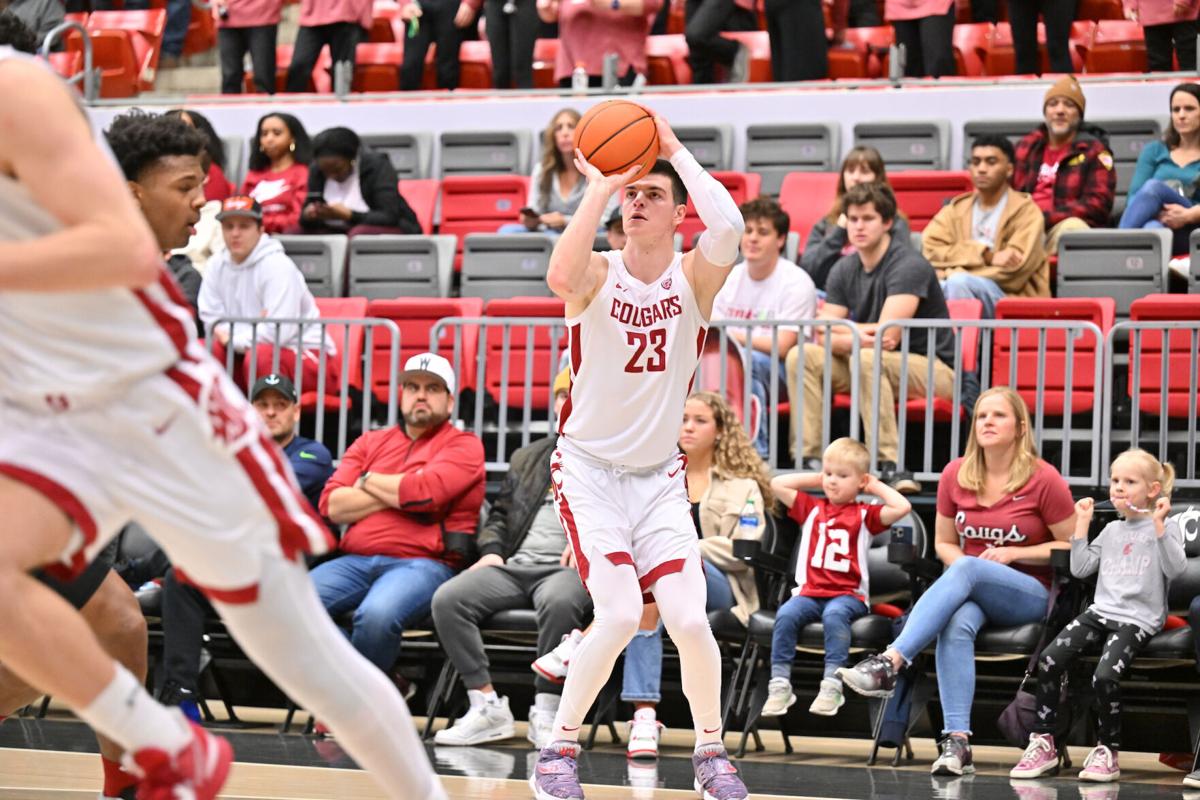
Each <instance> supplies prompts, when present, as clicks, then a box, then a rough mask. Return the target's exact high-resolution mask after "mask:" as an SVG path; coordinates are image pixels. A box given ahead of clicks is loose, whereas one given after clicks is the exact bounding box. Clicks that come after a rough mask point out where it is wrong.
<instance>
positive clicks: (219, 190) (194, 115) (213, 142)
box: [166, 108, 237, 201]
mask: <svg viewBox="0 0 1200 800" xmlns="http://www.w3.org/2000/svg"><path fill="white" fill-rule="evenodd" d="M166 113H167V116H169V117H179V118H180V119H181V120H183V121H184V122H186V123H187V124H188V125H191V126H192V127H193V128H195V129H196V130H198V131H200V133H202V134H203V135H204V148H205V149H206V150H207V151H208V156H209V166H208V168H207V171H206V172H205V181H204V199H205V200H208V201H212V200H224V199H225V198H227V197H229V196H230V195H233V194H235V193H236V192H237V187H235V186H234V185H233V184H232V183H230V182H229V179H228V178H227V177H225V143H224V142H223V141H221V137H220V136H218V135H217V131H216V129H215V128H213V126H212V123H211V122H209V121H208V117H206V116H204V115H203V114H201V113H200V112H199V111H191V110H188V109H184V108H173V109H171V110H170V111H168V112H166Z"/></svg>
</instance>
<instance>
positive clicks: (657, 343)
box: [558, 250, 708, 469]
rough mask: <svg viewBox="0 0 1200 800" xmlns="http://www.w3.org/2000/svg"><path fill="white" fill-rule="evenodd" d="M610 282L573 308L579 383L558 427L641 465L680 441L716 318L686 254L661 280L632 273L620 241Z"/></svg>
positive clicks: (587, 448) (609, 456) (607, 455)
mask: <svg viewBox="0 0 1200 800" xmlns="http://www.w3.org/2000/svg"><path fill="white" fill-rule="evenodd" d="M602 255H603V256H604V258H605V259H606V260H607V261H608V274H607V275H606V276H605V279H604V285H603V286H602V287H600V290H599V291H598V292H597V293H596V296H595V297H594V298H592V301H591V303H589V304H588V306H587V308H586V309H584V311H583V313H582V314H579V315H578V316H576V317H572V318H568V319H567V320H566V323H567V333H568V337H569V341H570V343H569V345H568V346H569V348H570V354H571V393H570V397H569V399H568V400H567V404H566V406H564V408H563V412H562V417H561V418H560V419H559V425H558V432H559V433H560V434H561V435H562V436H563V437H565V438H566V439H567V440H568V441H569V442H570V443H571V444H573V445H575V446H576V447H578V448H579V449H581V450H583V452H585V453H587V454H588V455H590V456H592V457H593V458H596V459H600V460H603V461H607V462H610V463H612V464H617V465H621V466H625V467H630V468H633V469H642V468H649V467H654V466H656V465H659V464H662V463H663V462H664V461H666V460H667V459H669V458H671V457H673V456H674V455H675V454H676V453H678V452H679V450H678V445H677V443H678V441H679V426H680V425H681V424H682V422H683V406H684V403H685V402H686V401H687V396H688V394H689V393H690V392H691V387H692V379H693V377H694V376H695V373H696V365H697V364H698V363H699V360H700V351H701V349H702V348H703V346H704V337H705V336H706V335H707V332H708V320H706V319H705V318H704V315H703V314H701V312H700V307H699V306H698V305H697V304H696V296H695V294H694V293H693V292H692V287H691V285H690V284H689V283H688V280H687V278H686V277H685V276H684V274H683V254H682V253H676V254H675V257H674V259H673V260H672V261H671V265H670V266H669V267H668V268H667V270H666V272H664V273H663V274H662V275H661V276H659V278H658V279H657V280H656V281H654V283H652V284H646V283H642V282H641V281H640V280H638V279H637V278H634V277H633V276H632V275H630V274H629V271H628V270H627V269H626V268H625V262H624V261H623V259H622V258H621V252H620V251H619V250H610V251H608V252H606V253H603V254H602Z"/></svg>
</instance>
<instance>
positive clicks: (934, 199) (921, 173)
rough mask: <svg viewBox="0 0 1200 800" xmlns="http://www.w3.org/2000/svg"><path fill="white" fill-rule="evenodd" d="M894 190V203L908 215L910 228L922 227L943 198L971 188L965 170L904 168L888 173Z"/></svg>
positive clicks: (918, 230)
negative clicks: (901, 170)
mask: <svg viewBox="0 0 1200 800" xmlns="http://www.w3.org/2000/svg"><path fill="white" fill-rule="evenodd" d="M888 182H889V183H891V184H892V189H893V190H894V191H895V192H896V203H897V205H899V207H900V210H901V211H903V212H904V213H905V215H906V216H907V217H908V223H909V226H910V227H911V228H912V230H913V231H916V232H920V231H923V230H925V226H926V225H928V224H929V220H931V219H933V216H934V214H937V212H939V211H941V210H942V206H944V205H945V204H946V201H947V200H949V199H950V198H951V197H954V196H955V195H959V194H962V193H963V192H969V191H971V189H972V188H973V185H972V183H971V176H970V174H969V173H967V172H966V171H955V170H947V171H940V170H906V171H904V172H893V173H891V174H890V175H888Z"/></svg>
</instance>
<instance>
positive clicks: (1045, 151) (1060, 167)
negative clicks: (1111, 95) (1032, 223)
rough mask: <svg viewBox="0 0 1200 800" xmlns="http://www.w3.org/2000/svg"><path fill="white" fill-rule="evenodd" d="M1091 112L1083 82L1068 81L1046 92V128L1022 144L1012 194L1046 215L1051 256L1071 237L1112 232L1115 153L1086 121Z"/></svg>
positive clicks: (1062, 80)
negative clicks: (1074, 233) (1030, 199)
mask: <svg viewBox="0 0 1200 800" xmlns="http://www.w3.org/2000/svg"><path fill="white" fill-rule="evenodd" d="M1086 108H1087V101H1086V100H1085V98H1084V96H1083V89H1082V88H1081V87H1080V85H1079V81H1077V80H1076V79H1075V76H1073V75H1064V76H1063V77H1061V78H1059V79H1058V80H1057V81H1055V82H1054V85H1053V86H1051V87H1050V88H1049V89H1047V90H1046V95H1045V99H1044V100H1043V103H1042V111H1043V114H1044V116H1045V122H1044V123H1043V124H1041V125H1039V126H1038V127H1037V128H1035V129H1034V130H1033V131H1032V132H1031V133H1029V134H1028V135H1026V136H1025V138H1023V139H1022V140H1021V141H1020V142H1018V143H1017V153H1016V155H1017V161H1016V166H1015V169H1014V170H1013V188H1015V189H1016V190H1017V191H1019V192H1026V193H1028V194H1030V195H1032V196H1033V202H1035V203H1037V206H1038V208H1040V209H1042V215H1043V216H1044V217H1045V220H1046V252H1047V253H1048V254H1050V255H1055V254H1056V253H1058V240H1059V238H1060V237H1061V236H1062V235H1063V233H1065V232H1066V231H1078V230H1087V229H1088V228H1103V227H1107V226H1108V224H1109V217H1111V216H1112V204H1113V192H1114V191H1115V190H1116V187H1117V173H1116V170H1114V169H1113V157H1112V152H1111V151H1110V150H1109V149H1108V137H1107V136H1106V135H1105V133H1104V131H1103V130H1101V129H1100V128H1098V127H1096V126H1095V125H1088V124H1087V123H1085V122H1084V121H1083V113H1084V111H1085V110H1086Z"/></svg>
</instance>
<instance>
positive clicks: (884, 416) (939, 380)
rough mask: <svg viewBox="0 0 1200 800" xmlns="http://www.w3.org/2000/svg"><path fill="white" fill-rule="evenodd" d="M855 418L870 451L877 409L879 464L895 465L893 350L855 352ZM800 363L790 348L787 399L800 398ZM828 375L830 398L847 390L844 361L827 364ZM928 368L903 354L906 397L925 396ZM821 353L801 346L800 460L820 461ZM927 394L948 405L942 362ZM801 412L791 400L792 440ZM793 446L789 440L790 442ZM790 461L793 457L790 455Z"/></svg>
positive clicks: (896, 359) (896, 370) (948, 380)
mask: <svg viewBox="0 0 1200 800" xmlns="http://www.w3.org/2000/svg"><path fill="white" fill-rule="evenodd" d="M859 356H860V363H859V370H860V372H859V379H858V396H859V405H858V409H859V414H860V415H861V416H862V422H863V430H864V431H865V433H866V435H865V436H864V439H865V441H866V443H867V447H868V448H869V447H870V446H871V437H872V433H873V431H872V423H871V414H872V409H875V408H878V409H879V460H880V461H896V460H897V456H898V453H899V450H898V440H899V435H898V433H897V432H896V392H897V391H899V388H900V364H901V362H902V360H903V359H902V358H901V356H900V353H899V352H898V351H895V350H879V351H877V350H875V349H874V348H863V349H862V350H860V351H859ZM877 357H878V358H881V367H882V371H883V374H882V376H881V377H880V381H879V398H878V402H876V400H875V398H874V397H872V394H871V393H872V390H873V389H874V386H873V381H874V371H875V359H876V358H877ZM799 362H800V348H798V347H794V348H792V351H791V352H790V353H788V357H787V380H788V392H789V393H790V395H789V396H791V397H792V398H799V397H801V394H800V392H798V391H797V377H798V376H797V370H798V368H799ZM832 369H833V374H832V376H831V377H830V389H831V390H832V391H833V392H835V393H845V392H849V391H850V357H849V356H834V357H833V362H832ZM928 369H929V359H927V358H926V357H925V356H922V355H917V354H916V353H909V355H908V398H909V399H915V398H919V397H927V396H928V386H927V385H926V382H925V378H926V375H927V371H928ZM824 373H825V348H824V347H823V346H821V345H816V344H805V345H804V394H803V398H804V399H803V413H804V452H803V454H802V458H820V457H821V417H822V412H823V410H824V407H825V402H824V398H823V396H822V391H823V390H824V382H825V375H824ZM933 394H934V396H935V397H940V398H942V399H944V400H950V399H951V398H952V397H953V394H954V371H953V370H952V369H950V367H948V366H946V364H944V363H942V361H940V360H938V361H936V362H935V364H934V367H933ZM800 413H801V403H799V402H796V400H793V401H792V432H793V436H794V435H795V431H796V428H797V425H798V424H799V416H800ZM793 441H794V439H793ZM793 456H795V453H794V452H793Z"/></svg>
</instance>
